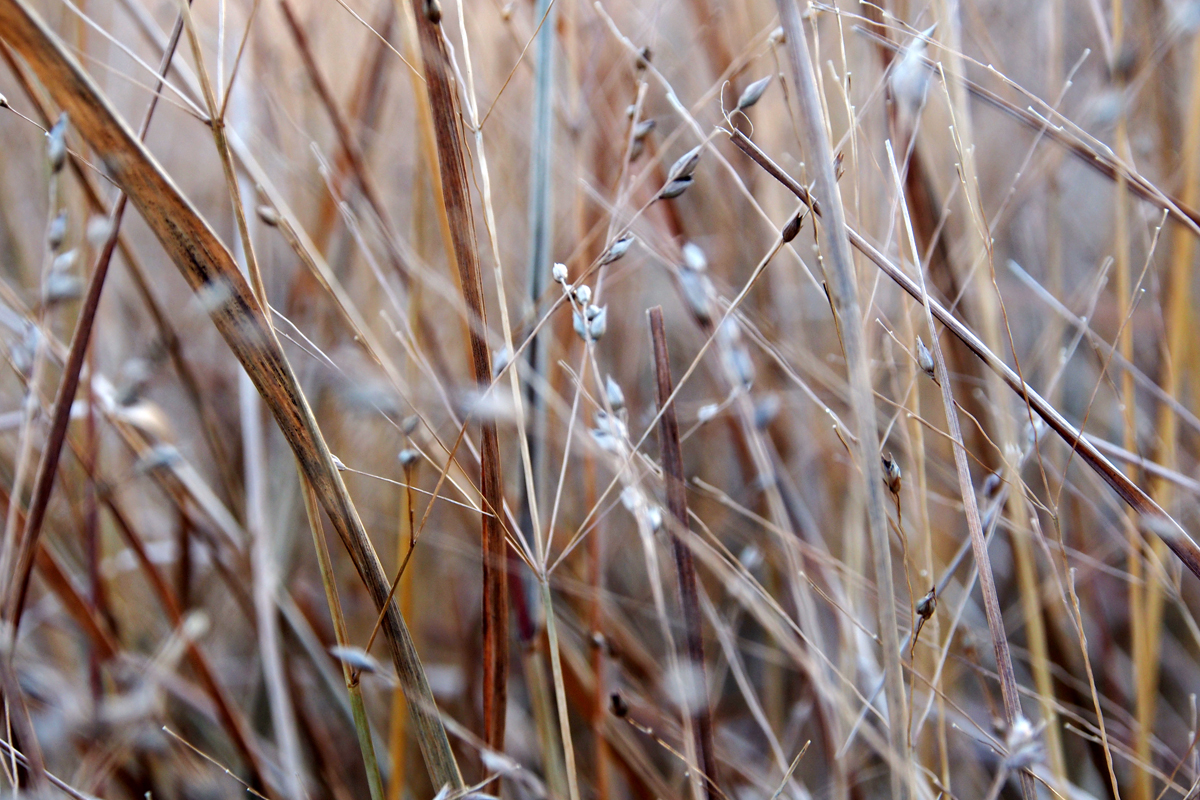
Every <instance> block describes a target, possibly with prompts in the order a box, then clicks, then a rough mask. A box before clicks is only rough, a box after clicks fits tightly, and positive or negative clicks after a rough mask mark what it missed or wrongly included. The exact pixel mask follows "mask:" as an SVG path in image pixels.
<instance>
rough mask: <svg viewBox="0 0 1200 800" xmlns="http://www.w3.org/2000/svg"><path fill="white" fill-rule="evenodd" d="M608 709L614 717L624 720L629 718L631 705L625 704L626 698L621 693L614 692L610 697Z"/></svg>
mask: <svg viewBox="0 0 1200 800" xmlns="http://www.w3.org/2000/svg"><path fill="white" fill-rule="evenodd" d="M608 707H609V708H610V709H611V710H612V713H613V716H614V717H620V718H621V719H624V718H625V717H627V716H629V704H628V703H626V702H625V698H623V697H621V693H620V692H613V693H612V694H611V695H609V696H608Z"/></svg>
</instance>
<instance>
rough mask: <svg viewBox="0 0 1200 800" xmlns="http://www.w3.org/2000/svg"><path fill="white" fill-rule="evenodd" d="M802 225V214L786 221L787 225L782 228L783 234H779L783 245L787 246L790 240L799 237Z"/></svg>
mask: <svg viewBox="0 0 1200 800" xmlns="http://www.w3.org/2000/svg"><path fill="white" fill-rule="evenodd" d="M803 224H804V215H803V214H797V215H796V216H794V217H792V218H791V219H790V220H788V224H787V225H784V226H783V232H782V233H781V234H780V237H781V238H782V239H783V243H784V244H787V243H788V242H790V241H791V240H792V239H795V238H796V237H797V236H799V235H800V227H801V225H803Z"/></svg>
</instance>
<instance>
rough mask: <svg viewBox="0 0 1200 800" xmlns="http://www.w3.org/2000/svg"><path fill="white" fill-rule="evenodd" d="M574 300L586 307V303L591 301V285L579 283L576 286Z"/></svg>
mask: <svg viewBox="0 0 1200 800" xmlns="http://www.w3.org/2000/svg"><path fill="white" fill-rule="evenodd" d="M575 302H576V303H579V305H581V306H583V307H584V308H587V307H588V304H590V303H591V302H592V287H590V286H588V285H587V284H586V283H581V284H580V285H578V286H576V287H575Z"/></svg>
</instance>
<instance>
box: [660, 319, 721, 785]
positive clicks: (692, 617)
mask: <svg viewBox="0 0 1200 800" xmlns="http://www.w3.org/2000/svg"><path fill="white" fill-rule="evenodd" d="M649 316H650V336H651V340H652V342H653V346H654V374H655V378H656V380H655V398H656V399H657V402H658V407H659V412H660V414H659V426H658V432H659V446H660V448H661V451H662V452H661V458H662V465H663V481H664V482H665V483H666V487H667V508H668V510H669V511H670V512H671V516H672V517H673V518H674V520H675V522H674V524H673V525H671V526H669V531H670V535H671V551H672V553H673V554H674V556H675V570H676V575H677V578H678V582H679V584H678V585H679V599H680V607H681V609H682V611H683V625H684V639H685V647H684V648H683V652H681V653H680V657H681V663H682V664H683V665H685V668H686V670H687V677H686V678H684V677H683V676H682V675H681V676H680V680H687V681H689V682H691V683H693V684H694V685H692V686H687V687H685V688H683V689H682V690H681V691H682V692H683V694H684V695H686V696H689V701H688V702H689V703H690V708H689V713H690V714H691V717H692V726H693V730H692V733H693V735H694V736H695V744H696V754H697V759H698V766H699V768H700V771H701V774H702V778H703V785H704V792H705V797H707V798H709V800H713V798H714V797H716V796H717V794H716V793H715V792H714V790H715V788H716V786H717V785H718V784H719V781H720V778H719V775H718V772H717V761H716V747H715V745H714V744H713V729H712V710H711V708H710V707H709V700H708V680H707V677H706V676H707V671H706V668H705V663H706V662H705V658H704V636H703V630H702V623H701V615H700V598H699V594H698V590H697V586H696V565H695V562H694V561H693V559H692V551H691V548H690V547H689V545H687V544H685V543H684V542H683V537H685V536H688V535H689V534H690V528H689V525H688V509H687V488H686V487H687V478H686V477H685V476H684V474H683V450H682V448H681V446H680V444H679V422H678V420H677V419H676V416H675V405H674V403H672V402H670V399H669V398H670V397H671V396H672V394H673V392H674V388H673V386H672V384H671V356H670V353H669V352H668V350H667V330H666V326H665V324H664V323H663V311H662V306H655V307H654V308H651V309H650V311H649Z"/></svg>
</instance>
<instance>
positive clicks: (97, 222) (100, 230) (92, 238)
mask: <svg viewBox="0 0 1200 800" xmlns="http://www.w3.org/2000/svg"><path fill="white" fill-rule="evenodd" d="M111 233H112V223H111V222H109V221H108V217H106V216H104V215H103V214H93V215H92V217H91V218H90V219H89V220H88V223H87V240H88V244H90V245H91V246H92V247H96V248H98V247H100V246H101V245H102V244H104V243H105V242H106V241H108V236H109V234H111Z"/></svg>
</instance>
